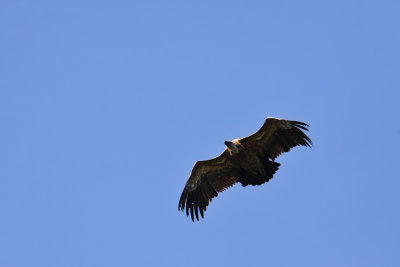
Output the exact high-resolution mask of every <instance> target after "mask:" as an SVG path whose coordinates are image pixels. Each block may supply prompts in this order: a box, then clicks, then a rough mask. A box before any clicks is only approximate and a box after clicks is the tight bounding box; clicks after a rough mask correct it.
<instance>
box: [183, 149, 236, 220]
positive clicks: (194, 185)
mask: <svg viewBox="0 0 400 267" xmlns="http://www.w3.org/2000/svg"><path fill="white" fill-rule="evenodd" d="M228 157H229V151H228V150H227V149H225V151H224V152H223V153H222V154H221V155H220V156H218V157H216V158H213V159H210V160H204V161H197V162H196V163H195V165H194V166H193V169H192V173H191V174H190V177H189V179H188V180H187V182H186V185H185V188H184V189H183V192H182V195H181V198H180V200H179V206H178V209H179V210H182V211H183V210H184V209H185V206H186V215H187V216H189V213H190V216H191V218H192V220H193V221H194V216H196V219H197V220H199V212H200V215H201V217H203V218H204V211H205V210H206V208H207V206H208V204H209V203H210V202H211V200H212V199H213V198H214V197H216V196H218V193H219V192H222V191H224V190H225V189H227V188H228V187H230V186H232V185H234V184H235V183H237V182H239V180H238V178H239V176H240V174H239V171H238V170H237V168H236V167H235V166H234V165H233V164H232V163H231V161H230V160H228Z"/></svg>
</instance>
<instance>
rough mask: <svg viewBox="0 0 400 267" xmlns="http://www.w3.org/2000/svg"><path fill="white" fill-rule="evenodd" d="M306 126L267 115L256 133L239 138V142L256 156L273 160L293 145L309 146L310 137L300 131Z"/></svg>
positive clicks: (305, 128)
mask: <svg viewBox="0 0 400 267" xmlns="http://www.w3.org/2000/svg"><path fill="white" fill-rule="evenodd" d="M307 127H309V126H308V125H307V124H305V123H303V122H299V121H289V120H283V119H277V118H271V117H269V118H267V119H266V120H265V122H264V125H263V126H262V127H261V128H260V129H259V130H258V131H257V132H256V133H254V134H252V135H250V136H247V137H244V138H241V139H239V142H240V143H241V144H243V145H244V146H247V147H249V148H251V149H252V150H253V151H255V152H256V153H257V155H258V156H260V157H264V158H270V159H272V160H274V159H275V158H276V157H278V156H279V155H280V154H282V153H284V152H288V151H289V150H290V149H291V148H293V147H295V146H308V147H311V145H312V142H311V139H310V138H309V137H308V136H307V135H306V134H305V133H304V132H303V131H302V130H305V131H308V129H307Z"/></svg>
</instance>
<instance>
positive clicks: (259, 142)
mask: <svg viewBox="0 0 400 267" xmlns="http://www.w3.org/2000/svg"><path fill="white" fill-rule="evenodd" d="M307 127H309V125H307V124H305V123H303V122H298V121H290V120H284V119H277V118H271V117H268V118H267V119H266V120H265V122H264V124H263V126H262V127H261V128H260V129H259V130H258V131H257V132H256V133H254V134H252V135H250V136H247V137H244V138H238V139H235V140H232V141H225V142H224V143H225V145H226V148H225V150H224V151H223V152H222V154H221V155H219V156H218V157H216V158H213V159H209V160H203V161H197V162H196V163H195V164H194V166H193V169H192V172H191V174H190V177H189V179H188V180H187V182H186V185H185V188H184V189H183V192H182V195H181V198H180V199H179V205H178V210H182V211H183V210H185V208H186V215H187V216H189V214H190V216H191V218H192V221H194V217H196V219H197V220H199V213H200V215H201V217H202V218H204V211H205V210H206V208H207V206H208V204H209V203H210V202H211V201H212V199H213V198H214V197H216V196H218V193H220V192H222V191H224V190H225V189H227V188H228V187H230V186H232V185H234V184H235V183H238V182H239V183H241V184H242V186H243V187H245V186H247V185H261V184H263V183H265V182H268V181H269V180H270V179H272V177H273V175H274V174H275V172H276V171H277V170H278V168H279V166H280V164H279V163H278V162H275V159H276V158H277V157H278V156H279V155H280V154H282V153H284V152H288V151H289V150H290V149H291V148H293V147H295V146H308V147H311V145H312V142H311V139H310V138H309V137H308V136H307V135H306V134H305V133H304V132H303V131H302V130H305V131H308V129H307Z"/></svg>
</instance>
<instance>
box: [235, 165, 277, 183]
mask: <svg viewBox="0 0 400 267" xmlns="http://www.w3.org/2000/svg"><path fill="white" fill-rule="evenodd" d="M280 165H281V164H279V163H278V162H275V161H270V160H267V161H265V162H264V169H265V173H264V175H259V176H254V175H250V174H247V175H244V178H241V179H239V181H240V183H241V184H242V186H247V185H249V184H250V185H262V184H263V183H265V182H268V181H269V180H271V179H272V177H273V176H274V174H275V172H276V171H277V170H278V169H279V166H280Z"/></svg>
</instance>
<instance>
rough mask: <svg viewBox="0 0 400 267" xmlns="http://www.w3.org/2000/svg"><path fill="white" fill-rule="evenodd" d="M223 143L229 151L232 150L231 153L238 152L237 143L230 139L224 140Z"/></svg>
mask: <svg viewBox="0 0 400 267" xmlns="http://www.w3.org/2000/svg"><path fill="white" fill-rule="evenodd" d="M224 144H225V145H226V146H227V147H228V149H229V150H230V151H232V153H233V154H236V153H238V152H239V148H238V146H237V145H235V143H233V142H231V141H225V142H224Z"/></svg>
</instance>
